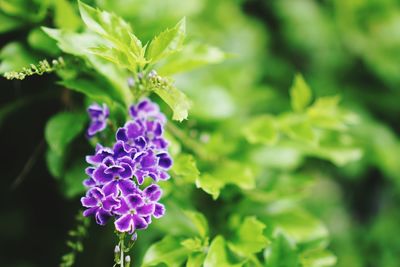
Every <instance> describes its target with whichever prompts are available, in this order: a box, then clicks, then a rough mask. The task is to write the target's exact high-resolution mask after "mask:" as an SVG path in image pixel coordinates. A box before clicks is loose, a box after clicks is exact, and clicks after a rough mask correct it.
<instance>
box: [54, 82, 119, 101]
mask: <svg viewBox="0 0 400 267" xmlns="http://www.w3.org/2000/svg"><path fill="white" fill-rule="evenodd" d="M59 84H61V85H63V86H65V87H66V88H68V89H71V90H74V91H77V92H80V93H83V94H85V95H86V96H88V97H90V98H91V99H93V100H94V101H97V102H105V103H106V104H108V105H111V98H110V97H112V99H114V100H116V101H117V102H120V103H123V100H122V99H120V97H119V96H118V95H117V94H115V92H114V91H113V90H110V89H111V88H110V87H111V86H110V85H109V84H107V82H106V81H102V80H99V82H97V79H96V78H93V79H91V80H87V79H85V78H79V79H71V80H64V81H61V82H59Z"/></svg>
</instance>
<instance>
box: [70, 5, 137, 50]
mask: <svg viewBox="0 0 400 267" xmlns="http://www.w3.org/2000/svg"><path fill="white" fill-rule="evenodd" d="M78 5H79V11H80V14H81V17H82V20H83V22H85V24H86V26H87V27H88V28H89V29H90V30H92V31H94V32H96V33H98V34H100V35H103V36H107V37H109V38H110V39H115V40H114V41H115V42H123V43H127V42H128V43H129V42H130V40H131V37H130V34H131V33H132V28H131V26H130V25H129V24H128V23H127V22H126V21H125V20H123V19H122V18H121V17H119V16H117V15H115V14H113V13H109V12H106V11H101V10H98V9H94V8H93V7H91V6H89V5H87V4H84V3H82V2H81V1H78Z"/></svg>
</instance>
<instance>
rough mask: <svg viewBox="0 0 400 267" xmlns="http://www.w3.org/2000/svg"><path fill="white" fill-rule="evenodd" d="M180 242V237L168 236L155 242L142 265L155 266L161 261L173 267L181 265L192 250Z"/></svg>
mask: <svg viewBox="0 0 400 267" xmlns="http://www.w3.org/2000/svg"><path fill="white" fill-rule="evenodd" d="M180 242H181V241H180V240H179V238H176V237H173V236H166V237H165V238H164V239H163V240H161V241H159V242H156V243H154V244H153V245H151V246H150V248H149V249H148V250H147V251H146V253H145V255H144V258H143V264H142V266H143V267H145V266H154V265H158V264H161V263H165V264H166V265H167V266H171V267H174V266H176V267H179V266H181V265H182V264H183V262H184V261H185V260H186V258H187V256H188V254H189V253H190V251H189V250H188V249H187V248H186V247H184V246H182V245H181V244H180Z"/></svg>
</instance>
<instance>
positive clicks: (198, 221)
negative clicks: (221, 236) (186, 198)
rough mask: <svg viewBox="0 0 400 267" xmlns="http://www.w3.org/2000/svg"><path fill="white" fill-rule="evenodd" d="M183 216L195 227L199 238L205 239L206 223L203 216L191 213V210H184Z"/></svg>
mask: <svg viewBox="0 0 400 267" xmlns="http://www.w3.org/2000/svg"><path fill="white" fill-rule="evenodd" d="M184 213H185V215H186V216H187V217H188V218H189V219H190V220H191V221H192V222H193V224H194V225H195V226H196V229H197V231H198V233H199V235H200V237H203V238H205V237H207V236H208V223H207V219H206V218H205V217H204V215H203V214H201V213H199V212H196V211H192V210H186V211H184Z"/></svg>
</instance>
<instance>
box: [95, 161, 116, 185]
mask: <svg viewBox="0 0 400 267" xmlns="http://www.w3.org/2000/svg"><path fill="white" fill-rule="evenodd" d="M106 169H107V166H106V165H104V164H101V165H100V166H98V167H97V169H96V170H95V171H94V172H93V178H94V179H95V180H96V181H97V182H100V183H102V184H104V183H107V182H110V181H111V180H112V178H113V175H112V174H109V173H105V170H106Z"/></svg>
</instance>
